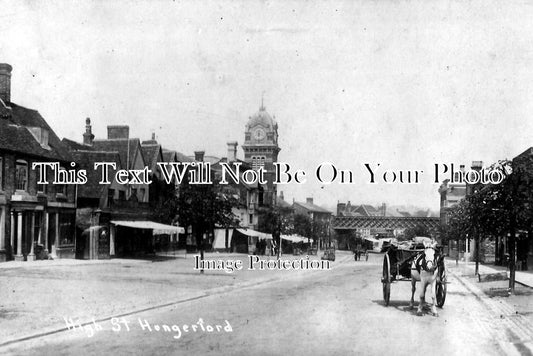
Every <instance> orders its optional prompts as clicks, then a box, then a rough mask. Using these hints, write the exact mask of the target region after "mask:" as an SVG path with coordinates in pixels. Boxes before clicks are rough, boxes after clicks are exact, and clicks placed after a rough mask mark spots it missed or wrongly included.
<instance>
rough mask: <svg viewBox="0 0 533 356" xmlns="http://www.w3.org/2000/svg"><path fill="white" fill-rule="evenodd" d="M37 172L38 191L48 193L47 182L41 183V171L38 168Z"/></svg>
mask: <svg viewBox="0 0 533 356" xmlns="http://www.w3.org/2000/svg"><path fill="white" fill-rule="evenodd" d="M37 172H38V176H37V193H46V184H39V181H40V180H41V171H40V170H37Z"/></svg>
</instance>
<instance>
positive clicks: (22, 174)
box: [15, 159, 28, 190]
mask: <svg viewBox="0 0 533 356" xmlns="http://www.w3.org/2000/svg"><path fill="white" fill-rule="evenodd" d="M15 189H17V190H28V162H26V161H24V160H21V159H18V160H17V162H16V163H15Z"/></svg>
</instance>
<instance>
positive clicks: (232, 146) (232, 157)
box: [228, 141, 237, 163]
mask: <svg viewBox="0 0 533 356" xmlns="http://www.w3.org/2000/svg"><path fill="white" fill-rule="evenodd" d="M236 160H237V141H230V142H228V163H230V162H235V161H236Z"/></svg>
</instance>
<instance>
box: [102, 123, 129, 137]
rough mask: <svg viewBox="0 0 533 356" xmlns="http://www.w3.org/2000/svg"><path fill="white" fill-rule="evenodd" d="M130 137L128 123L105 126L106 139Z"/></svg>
mask: <svg viewBox="0 0 533 356" xmlns="http://www.w3.org/2000/svg"><path fill="white" fill-rule="evenodd" d="M128 138H130V127H129V126H128V125H109V126H107V139H108V140H112V139H128Z"/></svg>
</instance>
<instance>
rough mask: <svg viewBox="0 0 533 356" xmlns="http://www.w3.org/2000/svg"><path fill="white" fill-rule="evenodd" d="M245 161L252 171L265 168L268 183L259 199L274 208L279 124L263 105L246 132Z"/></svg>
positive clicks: (246, 128) (252, 118)
mask: <svg viewBox="0 0 533 356" xmlns="http://www.w3.org/2000/svg"><path fill="white" fill-rule="evenodd" d="M242 149H243V151H244V161H245V162H246V163H248V164H249V165H250V166H251V167H252V169H254V170H257V169H259V168H263V169H264V170H265V180H266V181H267V184H266V186H265V187H264V191H263V192H262V194H261V196H260V197H259V202H260V204H261V205H265V206H272V205H273V204H274V202H275V199H276V195H277V186H276V184H274V180H275V169H274V163H276V162H277V161H278V153H279V151H280V147H279V145H278V124H277V122H276V118H275V116H274V117H273V116H270V114H269V113H268V112H267V111H266V109H265V107H264V105H263V104H261V107H260V108H259V111H258V112H257V113H255V114H254V115H252V116H250V118H249V120H248V123H247V124H246V127H245V131H244V144H243V145H242Z"/></svg>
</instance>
